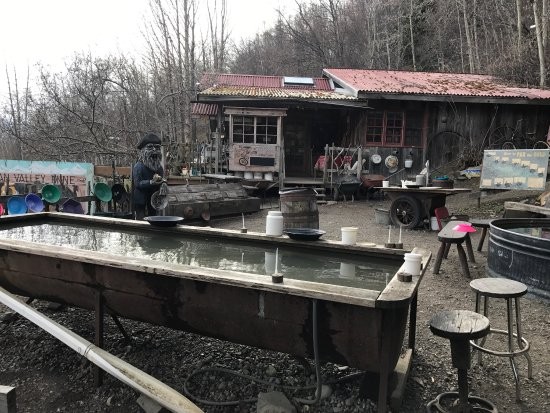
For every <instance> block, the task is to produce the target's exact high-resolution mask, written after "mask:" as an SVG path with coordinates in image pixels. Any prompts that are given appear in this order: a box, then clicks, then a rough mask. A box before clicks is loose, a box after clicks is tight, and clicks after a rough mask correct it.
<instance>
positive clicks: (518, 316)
mask: <svg viewBox="0 0 550 413" xmlns="http://www.w3.org/2000/svg"><path fill="white" fill-rule="evenodd" d="M515 301H516V328H517V333H518V334H517V340H518V346H519V348H521V349H522V348H524V344H523V340H522V337H523V332H522V330H521V310H520V307H519V297H516V298H515ZM523 354H524V356H525V358H526V359H527V377H528V378H529V379H532V378H533V367H532V364H531V356H530V355H529V352H528V351H527V352H525V353H523Z"/></svg>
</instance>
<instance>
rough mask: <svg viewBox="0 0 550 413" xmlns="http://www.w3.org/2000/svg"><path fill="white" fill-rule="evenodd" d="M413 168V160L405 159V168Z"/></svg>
mask: <svg viewBox="0 0 550 413" xmlns="http://www.w3.org/2000/svg"><path fill="white" fill-rule="evenodd" d="M412 166H413V160H412V159H410V158H408V159H405V168H411V167H412Z"/></svg>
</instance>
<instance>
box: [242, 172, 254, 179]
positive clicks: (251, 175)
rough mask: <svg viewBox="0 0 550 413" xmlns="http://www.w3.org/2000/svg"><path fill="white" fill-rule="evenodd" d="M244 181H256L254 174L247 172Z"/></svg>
mask: <svg viewBox="0 0 550 413" xmlns="http://www.w3.org/2000/svg"><path fill="white" fill-rule="evenodd" d="M244 179H254V174H253V173H252V172H248V171H247V172H245V173H244Z"/></svg>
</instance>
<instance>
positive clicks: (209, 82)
mask: <svg viewBox="0 0 550 413" xmlns="http://www.w3.org/2000/svg"><path fill="white" fill-rule="evenodd" d="M201 86H202V88H203V89H208V88H210V87H212V86H248V87H260V88H278V89H312V90H327V91H331V90H332V88H331V86H330V81H329V80H328V79H327V78H322V77H314V78H313V85H285V84H284V76H264V75H238V74H225V73H207V74H205V75H203V77H202V79H201Z"/></svg>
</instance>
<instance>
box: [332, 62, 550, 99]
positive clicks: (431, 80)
mask: <svg viewBox="0 0 550 413" xmlns="http://www.w3.org/2000/svg"><path fill="white" fill-rule="evenodd" d="M323 73H324V74H325V75H326V76H328V77H330V78H332V79H333V80H334V81H335V82H337V83H339V84H340V85H341V86H344V87H345V86H348V87H349V88H351V89H353V90H354V91H355V93H356V95H357V94H360V93H367V94H368V93H382V94H400V95H403V94H410V95H448V96H468V97H490V98H519V99H528V100H531V99H550V90H545V89H535V88H521V87H513V86H509V85H507V84H506V83H505V81H504V80H500V79H498V78H496V77H494V76H488V75H469V74H462V73H430V72H407V71H396V70H361V69H324V70H323Z"/></svg>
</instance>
